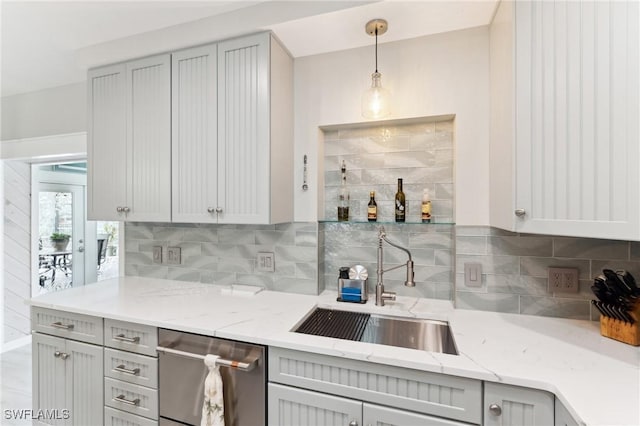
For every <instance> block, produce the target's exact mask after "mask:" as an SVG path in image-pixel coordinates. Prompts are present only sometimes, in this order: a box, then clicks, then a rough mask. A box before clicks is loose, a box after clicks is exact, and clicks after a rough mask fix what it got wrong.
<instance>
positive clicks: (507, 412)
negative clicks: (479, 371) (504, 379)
mask: <svg viewBox="0 0 640 426" xmlns="http://www.w3.org/2000/svg"><path fill="white" fill-rule="evenodd" d="M483 420H484V421H483V424H484V425H486V426H541V425H552V424H554V395H553V394H551V393H549V392H544V391H540V390H535V389H529V388H522V387H519V386H511V385H503V384H498V383H491V382H485V384H484V411H483Z"/></svg>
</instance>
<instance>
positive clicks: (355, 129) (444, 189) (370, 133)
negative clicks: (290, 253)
mask: <svg viewBox="0 0 640 426" xmlns="http://www.w3.org/2000/svg"><path fill="white" fill-rule="evenodd" d="M322 130H323V132H324V170H323V172H324V173H323V174H324V203H323V205H324V215H321V216H323V217H322V219H324V220H327V221H333V220H336V219H337V202H338V192H339V190H340V183H341V172H340V166H341V164H342V161H343V160H344V161H345V163H346V166H347V186H348V187H349V192H350V196H351V203H350V218H349V220H351V221H356V222H362V221H364V222H366V220H367V217H366V213H367V203H368V202H369V192H370V191H375V192H376V202H377V204H378V221H380V222H388V221H393V220H394V208H393V200H394V197H395V193H396V190H397V181H398V178H402V179H403V191H404V193H405V196H406V200H407V216H406V221H407V222H420V204H421V202H422V192H423V190H424V189H428V190H429V193H430V196H431V202H432V214H433V218H434V220H433V221H434V222H439V223H451V222H453V218H454V213H453V203H454V182H453V158H454V120H453V116H452V115H447V116H438V117H429V118H423V119H412V120H395V121H390V122H387V123H384V124H381V123H379V122H378V123H367V124H366V125H361V124H359V125H354V126H347V125H345V126H331V127H325V128H323V129H322Z"/></svg>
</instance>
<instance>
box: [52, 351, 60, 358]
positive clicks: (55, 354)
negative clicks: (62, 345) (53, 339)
mask: <svg viewBox="0 0 640 426" xmlns="http://www.w3.org/2000/svg"><path fill="white" fill-rule="evenodd" d="M60 355H61V352H60V351H55V352H54V353H53V356H54V357H56V358H60Z"/></svg>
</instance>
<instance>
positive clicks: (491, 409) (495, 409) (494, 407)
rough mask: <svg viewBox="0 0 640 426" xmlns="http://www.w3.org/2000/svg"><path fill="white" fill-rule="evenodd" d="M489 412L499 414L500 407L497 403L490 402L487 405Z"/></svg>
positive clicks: (500, 411) (500, 412)
mask: <svg viewBox="0 0 640 426" xmlns="http://www.w3.org/2000/svg"><path fill="white" fill-rule="evenodd" d="M489 412H490V413H491V414H493V415H494V416H499V415H501V414H502V408H500V406H499V405H498V404H491V405H490V406H489Z"/></svg>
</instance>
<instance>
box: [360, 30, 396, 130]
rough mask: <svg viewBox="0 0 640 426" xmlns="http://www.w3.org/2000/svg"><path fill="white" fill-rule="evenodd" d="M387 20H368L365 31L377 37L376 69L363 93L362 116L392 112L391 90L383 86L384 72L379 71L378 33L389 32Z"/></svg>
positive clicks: (384, 115)
mask: <svg viewBox="0 0 640 426" xmlns="http://www.w3.org/2000/svg"><path fill="white" fill-rule="evenodd" d="M387 27H388V24H387V21H385V20H384V19H373V20H371V21H369V22H367V25H366V26H365V31H366V32H367V34H369V35H371V36H375V38H376V50H375V52H376V70H375V72H374V73H373V74H371V87H370V88H369V89H367V90H365V92H364V93H363V94H362V105H361V108H362V116H363V117H365V118H372V119H378V118H384V117H387V116H388V115H389V114H390V113H391V109H390V106H391V92H390V91H389V90H387V89H385V88H384V87H382V80H381V79H382V74H380V73H379V72H378V35H382V34H384V33H385V32H387Z"/></svg>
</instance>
